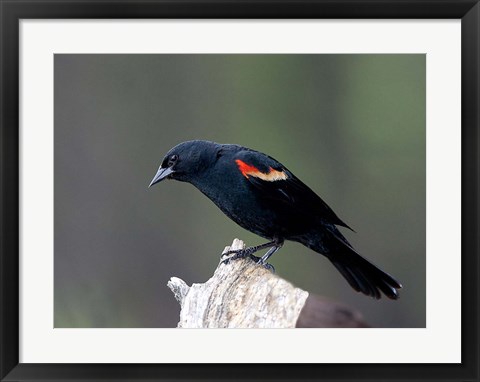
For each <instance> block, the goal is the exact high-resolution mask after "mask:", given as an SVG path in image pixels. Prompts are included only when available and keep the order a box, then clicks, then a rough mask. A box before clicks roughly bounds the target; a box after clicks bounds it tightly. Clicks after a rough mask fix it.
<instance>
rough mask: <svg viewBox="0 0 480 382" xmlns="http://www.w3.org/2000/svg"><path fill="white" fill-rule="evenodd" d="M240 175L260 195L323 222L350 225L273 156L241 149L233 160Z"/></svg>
mask: <svg viewBox="0 0 480 382" xmlns="http://www.w3.org/2000/svg"><path fill="white" fill-rule="evenodd" d="M235 161H236V164H237V167H238V170H239V171H240V173H241V174H242V175H243V176H244V178H245V179H246V180H247V181H248V182H249V183H250V184H251V185H252V186H253V187H254V188H255V189H257V190H258V191H259V192H260V193H261V195H262V197H264V198H267V199H271V200H274V201H276V202H278V203H282V204H283V205H284V206H285V207H287V208H292V209H295V210H296V211H297V212H301V213H304V214H307V215H312V214H314V215H315V216H318V217H319V218H321V219H323V220H324V221H325V222H327V223H331V224H335V225H339V226H342V227H346V228H349V229H351V228H350V227H349V226H348V225H347V224H345V223H344V222H343V221H342V220H341V219H340V218H339V217H338V216H337V215H336V214H335V212H333V210H332V209H331V208H330V207H329V206H328V205H327V203H325V202H324V201H323V200H322V199H321V198H320V197H319V196H318V195H317V194H316V193H315V192H313V191H312V190H311V189H310V188H309V187H308V186H307V185H306V184H304V183H303V182H302V181H301V180H300V179H298V178H297V177H296V176H295V175H293V174H292V172H290V171H289V170H288V169H287V168H285V167H284V166H283V165H282V164H281V163H279V162H278V161H276V160H275V159H273V158H271V157H269V156H267V155H265V154H262V153H258V152H252V151H246V152H241V153H239V155H238V156H237V159H236V160H235Z"/></svg>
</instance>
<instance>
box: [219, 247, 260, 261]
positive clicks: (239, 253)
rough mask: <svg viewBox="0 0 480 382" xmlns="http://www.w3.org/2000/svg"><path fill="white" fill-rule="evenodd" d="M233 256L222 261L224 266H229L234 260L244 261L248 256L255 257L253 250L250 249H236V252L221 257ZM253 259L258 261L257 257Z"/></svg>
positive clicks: (231, 251)
mask: <svg viewBox="0 0 480 382" xmlns="http://www.w3.org/2000/svg"><path fill="white" fill-rule="evenodd" d="M232 254H233V256H230V257H228V258H226V259H224V260H222V264H228V263H229V262H230V261H232V260H237V259H243V258H244V257H247V256H250V257H252V256H253V254H252V250H251V249H250V248H245V249H234V250H230V251H227V252H225V253H222V256H221V257H224V256H228V255H232ZM253 257H255V258H257V259H258V257H256V256H253Z"/></svg>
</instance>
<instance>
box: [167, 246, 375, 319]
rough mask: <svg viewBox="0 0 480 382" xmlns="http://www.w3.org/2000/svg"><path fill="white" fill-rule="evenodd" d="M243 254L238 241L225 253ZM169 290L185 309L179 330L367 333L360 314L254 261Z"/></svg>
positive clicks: (220, 267)
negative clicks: (237, 251)
mask: <svg viewBox="0 0 480 382" xmlns="http://www.w3.org/2000/svg"><path fill="white" fill-rule="evenodd" d="M243 248H245V245H244V243H243V241H241V240H239V239H235V240H234V241H233V243H232V245H231V246H230V247H225V249H224V251H223V253H226V252H227V251H229V250H230V249H232V250H235V249H243ZM222 259H223V257H222ZM167 285H168V287H169V288H170V289H171V290H172V292H173V294H174V296H175V298H176V299H177V301H178V302H179V303H180V306H181V311H180V321H179V323H178V325H177V327H179V328H295V327H367V325H366V324H365V323H364V322H363V318H362V316H361V314H360V313H359V312H357V311H354V310H352V309H350V308H348V307H346V306H344V305H342V304H339V303H336V302H333V301H329V300H328V299H325V298H322V297H318V296H314V295H309V293H308V292H306V291H304V290H302V289H300V288H297V287H295V286H294V285H292V284H291V283H290V282H288V281H286V280H284V279H282V278H280V277H279V276H277V275H275V274H274V273H272V272H271V271H269V270H267V269H266V268H264V267H263V266H261V265H258V264H256V263H255V262H254V261H253V260H251V259H250V258H244V259H238V260H234V261H231V262H230V263H228V264H223V263H222V262H220V263H219V265H218V267H217V269H216V270H215V272H214V274H213V276H212V277H211V278H210V279H209V280H208V281H206V282H205V283H203V284H192V286H190V287H189V286H188V285H187V284H186V283H185V282H184V281H183V280H181V279H179V278H177V277H172V278H171V279H170V281H169V282H168V284H167Z"/></svg>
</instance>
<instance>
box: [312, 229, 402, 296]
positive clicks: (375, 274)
mask: <svg viewBox="0 0 480 382" xmlns="http://www.w3.org/2000/svg"><path fill="white" fill-rule="evenodd" d="M326 228H327V230H326V232H325V231H323V234H322V236H321V237H320V239H319V240H315V243H312V242H311V241H310V242H309V243H307V246H309V247H310V248H312V249H313V250H315V251H317V252H319V253H322V254H323V255H325V256H326V257H327V258H328V259H329V260H330V261H331V262H332V263H333V265H334V266H335V268H337V269H338V271H339V272H340V273H341V274H342V276H343V277H345V279H346V280H347V281H348V283H349V284H350V285H351V287H352V288H353V289H355V290H356V291H357V292H362V293H363V294H366V295H367V296H372V297H374V298H376V299H379V298H380V297H381V292H382V293H383V294H384V295H385V296H387V297H388V298H391V299H393V300H396V299H398V297H399V296H398V289H400V288H401V287H402V285H401V284H400V283H399V282H398V281H397V280H395V279H394V278H393V277H392V276H390V275H389V274H388V273H386V272H384V271H382V270H381V269H380V268H378V267H377V266H375V265H374V264H372V263H371V262H370V261H368V260H367V259H365V258H363V257H362V256H360V255H359V254H358V253H357V252H356V251H355V249H353V247H352V246H351V245H350V243H349V242H348V241H347V239H345V237H344V236H343V235H342V234H341V233H340V231H339V230H338V229H337V228H336V227H335V226H333V225H329V226H327V227H326ZM317 234H319V233H318V231H317ZM320 243H323V244H320ZM312 244H313V245H312Z"/></svg>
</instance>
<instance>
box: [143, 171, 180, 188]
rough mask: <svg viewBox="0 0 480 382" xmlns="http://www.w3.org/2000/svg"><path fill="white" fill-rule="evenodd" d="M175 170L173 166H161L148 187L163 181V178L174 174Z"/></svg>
mask: <svg viewBox="0 0 480 382" xmlns="http://www.w3.org/2000/svg"><path fill="white" fill-rule="evenodd" d="M174 172H175V171H173V170H172V168H171V167H166V168H162V167H160V168H159V169H158V171H157V173H156V174H155V176H154V177H153V179H152V181H151V182H150V184H149V186H148V188H150V187H152V186H153V185H154V184H157V183H158V182H161V181H162V180H163V179H165V178H166V177H167V176H169V175H170V174H173V173H174Z"/></svg>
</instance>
